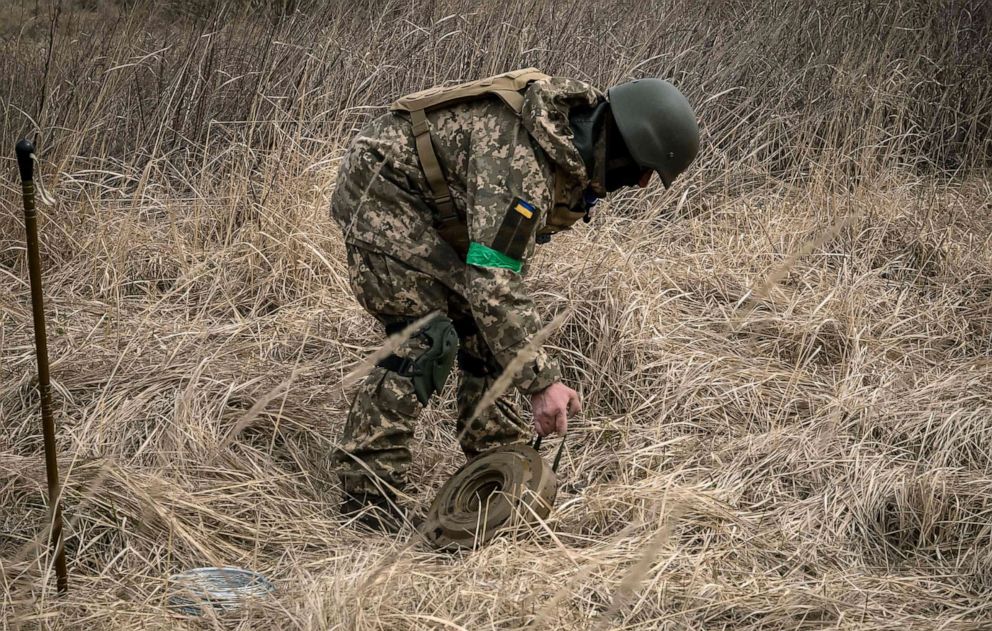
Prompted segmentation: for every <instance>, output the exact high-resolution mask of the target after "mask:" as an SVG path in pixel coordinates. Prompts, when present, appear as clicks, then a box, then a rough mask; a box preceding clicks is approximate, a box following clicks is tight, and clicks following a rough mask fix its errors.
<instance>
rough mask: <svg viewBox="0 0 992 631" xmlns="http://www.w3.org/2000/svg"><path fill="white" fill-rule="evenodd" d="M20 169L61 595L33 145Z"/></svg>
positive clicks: (64, 584)
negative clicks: (35, 204) (35, 203)
mask: <svg viewBox="0 0 992 631" xmlns="http://www.w3.org/2000/svg"><path fill="white" fill-rule="evenodd" d="M15 151H16V153H17V166H18V167H19V169H20V171H21V192H22V194H23V196H24V228H25V229H26V231H27V243H28V272H29V274H30V276H31V307H32V311H33V313H34V344H35V348H36V349H37V353H38V390H39V391H40V392H41V421H42V431H43V433H44V437H45V471H46V473H47V474H48V510H49V517H50V520H51V524H52V539H51V541H52V546H53V548H54V550H55V575H56V577H57V585H58V590H59V593H60V594H64V593H66V592H67V591H68V590H69V574H68V570H67V569H66V564H65V546H63V545H62V544H63V542H62V506H61V504H62V502H61V498H60V496H59V492H60V490H59V462H58V458H57V455H56V451H55V421H54V420H52V388H51V382H50V381H49V375H48V338H47V336H46V335H45V301H44V297H43V295H42V292H41V256H40V254H39V252H38V215H37V212H36V211H35V207H34V163H33V162H32V160H33V158H34V145H32V144H31V142H30V141H28V140H22V141H20V142H19V143H17V147H16V149H15Z"/></svg>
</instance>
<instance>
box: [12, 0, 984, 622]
mask: <svg viewBox="0 0 992 631" xmlns="http://www.w3.org/2000/svg"><path fill="white" fill-rule="evenodd" d="M286 4H287V6H285V7H283V8H282V9H280V8H273V7H271V6H269V4H265V3H252V2H249V1H247V0H245V1H243V2H239V3H230V4H226V5H220V4H219V3H218V4H213V3H209V2H194V1H186V2H179V1H173V2H165V3H148V4H146V3H140V2H139V3H122V4H121V5H118V4H115V3H110V2H77V3H68V2H63V3H54V4H53V3H46V2H42V3H36V2H27V1H24V2H14V3H13V6H12V7H11V8H9V10H7V13H6V14H5V15H4V16H3V18H2V21H0V37H2V40H0V41H2V44H0V46H2V51H3V52H2V55H0V79H2V84H0V103H2V104H3V110H2V111H3V117H2V118H0V129H2V130H3V133H2V134H0V140H2V142H3V143H6V144H5V145H4V146H5V147H9V149H10V152H9V154H8V155H7V158H8V159H7V160H6V163H7V167H6V168H5V169H4V173H6V176H5V177H4V179H3V184H2V196H0V199H2V207H0V278H2V284H0V287H3V288H4V289H3V290H2V291H0V362H2V363H0V499H2V504H0V524H2V525H0V568H2V572H0V581H2V583H0V585H2V590H0V612H2V620H3V628H4V629H7V628H10V629H33V628H55V629H78V628H87V627H88V628H95V629H105V628H106V629H117V628H121V629H124V628H170V629H171V628H183V627H184V626H189V627H192V628H201V627H203V628H215V627H216V628H244V629H248V628H251V629H262V628H287V629H294V628H301V629H328V628H340V629H421V628H438V629H486V628H500V629H520V628H534V629H545V628H550V629H683V628H688V629H798V628H802V629H820V628H843V629H900V630H902V629H907V628H919V629H937V628H940V629H980V628H989V627H990V626H992V606H990V605H989V601H990V595H992V552H990V550H992V455H990V454H992V423H990V413H992V362H990V351H992V242H990V239H992V179H990V177H989V171H988V167H989V156H990V150H992V137H990V129H992V105H990V103H992V98H990V97H992V67H990V61H989V60H990V59H992V51H990V48H989V47H990V42H992V15H990V12H992V9H990V6H989V5H988V4H987V3H982V2H967V1H964V0H962V1H953V2H944V3H940V4H939V5H938V4H937V3H929V2H909V1H907V0H902V1H899V2H891V1H890V2H853V1H852V2H835V3H830V4H829V5H827V4H823V5H819V4H814V3H791V2H771V3H765V4H763V5H762V6H761V7H760V8H759V7H753V6H750V4H749V3H741V2H719V1H716V0H713V1H707V2H696V3H690V2H682V1H680V0H666V1H664V2H656V3H641V2H626V1H624V0H607V1H606V2H603V3H589V4H587V3H583V2H577V1H572V0H547V1H539V2H533V3H516V4H515V3H504V4H492V5H490V4H486V5H482V4H476V3H471V2H467V1H466V0H439V1H437V2H428V1H426V0H418V1H417V2H414V3H403V2H369V1H365V2H350V3H344V2H337V1H334V2H326V3H313V4H310V3H306V2H302V1H301V2H298V3H286ZM126 6H129V8H125V7H126ZM528 65H534V66H538V67H540V68H542V69H543V70H545V71H547V72H551V73H554V74H563V75H570V76H575V77H578V78H583V79H587V80H589V81H591V82H593V83H594V84H596V85H598V86H601V87H606V86H608V85H610V84H611V83H613V82H617V81H621V80H624V79H626V78H628V77H632V76H648V75H655V76H665V77H669V78H671V79H672V80H674V81H675V82H676V83H677V84H678V85H679V86H680V87H681V88H682V89H683V90H684V91H685V92H686V94H687V95H688V96H689V97H690V100H691V101H692V102H693V103H694V104H696V105H697V113H698V114H699V117H700V119H701V122H702V126H703V133H704V149H703V153H702V155H701V156H700V159H699V162H698V164H697V165H695V166H694V167H693V169H692V170H691V172H690V173H688V174H686V176H684V177H683V178H680V179H679V180H678V182H677V183H676V186H675V187H674V188H673V189H672V190H670V191H665V190H664V189H662V188H660V187H658V186H657V185H655V186H653V187H651V188H649V189H648V190H646V191H629V192H625V193H622V194H618V195H616V196H615V197H613V198H611V199H610V200H608V201H606V202H604V204H603V205H602V206H601V210H600V212H599V213H598V215H597V217H596V218H595V220H594V222H593V223H592V224H591V225H589V226H580V227H579V228H578V229H577V230H576V231H575V232H574V233H573V234H570V235H568V236H565V237H563V238H559V239H556V240H555V241H554V242H553V243H552V244H550V245H548V246H545V247H542V248H540V249H539V253H538V255H537V258H536V261H535V265H534V272H533V278H532V279H531V286H532V287H533V292H534V296H535V299H536V301H537V304H538V306H539V308H540V310H541V311H542V313H543V314H544V315H545V316H546V321H548V322H551V321H552V320H553V319H554V318H555V317H556V316H561V315H563V314H564V315H563V320H562V324H561V326H560V328H559V329H558V330H557V331H556V332H555V333H554V334H553V335H552V337H551V339H550V342H549V344H550V346H551V347H552V348H553V349H554V352H555V353H556V354H557V356H558V357H559V358H560V359H561V361H562V362H563V364H564V366H565V368H566V372H567V378H568V379H569V383H571V384H573V385H576V387H577V388H579V389H580V390H581V391H582V393H583V396H584V401H585V411H584V413H583V414H582V415H581V417H580V418H577V419H573V421H572V423H571V428H572V431H571V433H570V436H569V439H568V440H569V448H568V450H567V452H566V455H565V457H564V460H563V469H562V488H561V491H560V494H559V499H558V503H557V507H556V509H555V510H554V512H553V513H552V515H551V517H550V519H549V520H548V522H547V523H546V524H544V525H542V526H541V527H540V528H538V529H537V530H536V531H535V532H531V533H520V535H519V536H515V537H506V538H503V539H499V540H497V541H496V542H494V543H493V544H492V545H490V546H488V547H486V548H484V549H480V550H478V551H475V552H471V553H463V554H455V555H451V554H440V553H436V552H433V551H431V550H429V549H427V548H426V547H424V546H423V545H419V544H418V543H417V542H416V541H415V540H413V539H411V537H410V536H409V535H408V534H407V535H403V536H401V537H399V538H387V537H380V536H369V535H366V534H362V533H360V532H358V531H356V530H354V529H351V528H348V527H346V526H345V524H344V523H343V522H342V520H341V519H340V518H339V516H338V515H337V503H338V495H337V493H338V491H337V481H336V477H335V475H334V471H333V469H332V467H331V462H330V457H329V456H330V454H331V451H332V450H333V448H334V445H335V441H336V439H337V435H338V432H339V430H340V428H341V425H342V423H343V421H344V416H345V414H346V410H347V405H348V396H349V394H350V392H351V388H352V387H353V386H350V385H348V384H349V383H350V382H346V381H345V378H346V377H347V376H348V375H349V374H350V373H352V372H353V371H354V370H355V369H356V368H357V367H359V366H361V362H362V360H363V359H364V358H366V357H367V356H368V355H369V354H370V353H372V352H374V351H375V350H376V349H377V348H378V347H379V345H380V344H381V342H382V332H381V330H379V329H377V327H376V325H375V323H374V322H373V321H372V319H371V318H370V317H368V316H367V315H366V314H365V313H364V312H363V311H362V310H361V309H360V308H359V307H358V305H357V304H356V303H355V301H354V299H353V298H352V296H351V293H350V290H349V288H348V280H347V272H346V269H345V266H344V256H343V247H342V243H341V237H340V234H339V233H338V231H337V228H336V227H335V225H334V224H333V222H332V221H331V220H330V217H329V215H328V201H329V198H330V195H331V193H332V192H333V190H334V178H335V172H336V168H337V164H338V160H339V158H340V155H341V153H342V151H343V149H344V147H345V144H346V143H347V141H348V139H349V138H350V137H351V136H352V134H353V133H354V132H355V131H356V130H357V129H358V128H359V127H360V126H361V125H362V124H364V122H366V121H367V120H369V118H370V117H372V116H375V115H378V114H379V113H381V112H382V111H383V109H384V107H383V106H384V105H385V104H387V103H388V102H389V100H390V99H392V98H394V97H396V96H399V95H401V94H403V93H405V92H408V91H412V90H414V89H418V88H422V87H426V86H429V85H432V84H435V83H438V82H442V81H449V80H450V81H456V80H462V79H470V78H476V77H479V76H484V75H487V74H492V73H494V72H499V71H502V70H506V69H510V68H514V67H522V66H528ZM24 134H30V135H32V136H33V137H34V138H36V141H37V144H38V146H39V150H40V156H39V157H40V159H41V163H40V167H39V168H40V171H41V174H42V177H43V178H44V180H45V183H46V184H47V185H48V187H49V189H51V191H52V193H53V194H54V195H55V197H56V198H57V204H56V205H55V206H52V207H43V208H42V216H43V219H42V234H43V249H42V253H43V257H44V261H45V284H46V287H45V288H46V297H47V300H48V321H49V324H48V327H49V335H50V340H49V345H50V353H51V357H52V360H53V367H52V375H53V382H54V400H55V403H56V419H57V422H58V424H59V452H60V464H61V470H62V475H63V479H64V480H65V504H64V511H65V516H66V520H67V524H66V534H67V546H68V550H69V559H70V578H71V591H70V593H69V595H68V596H67V597H64V598H59V597H57V596H56V595H55V594H54V577H53V575H52V571H51V569H50V567H49V563H50V558H49V557H48V555H47V553H46V551H45V548H46V546H45V544H44V536H45V506H46V505H45V495H44V492H45V482H44V463H43V458H42V449H41V432H40V415H39V411H38V398H37V394H36V390H35V388H34V385H33V384H34V381H35V372H34V371H35V363H34V354H33V345H32V344H33V342H32V337H31V336H32V329H31V317H30V298H29V293H28V287H27V284H26V282H27V281H26V279H27V271H26V265H25V260H24V259H25V256H24V246H23V228H22V224H21V209H20V198H19V189H18V186H17V182H16V176H15V174H14V169H13V160H12V157H13V152H12V148H13V144H14V141H15V140H16V139H17V138H18V137H19V136H21V135H24ZM8 288H9V289H8ZM453 418H454V406H453V402H452V400H451V397H450V396H449V397H448V398H446V399H445V400H444V401H441V402H437V403H435V404H434V405H433V406H432V407H431V409H429V410H428V411H427V413H426V414H425V415H424V418H423V422H422V424H421V431H422V434H421V436H420V438H421V440H419V441H418V450H417V453H416V460H415V476H414V485H413V488H411V489H410V490H409V495H410V498H409V501H410V502H411V503H412V504H413V505H415V506H419V507H424V506H426V504H427V503H428V502H429V500H430V498H431V496H432V494H433V493H434V491H436V489H437V488H438V487H439V486H440V484H441V483H442V482H443V481H444V480H445V478H446V476H448V475H449V474H450V473H452V472H453V471H454V469H455V468H456V467H457V466H458V465H459V464H460V458H461V456H460V454H459V453H458V450H457V447H456V445H455V441H454V428H453V426H454V422H453ZM203 565H236V566H243V567H249V568H252V569H254V570H258V571H260V572H263V573H264V574H265V575H266V576H268V577H269V578H270V579H271V580H272V581H273V582H274V583H275V584H276V586H277V592H276V594H275V596H274V597H273V598H272V599H271V600H269V601H266V602H265V603H262V604H260V605H259V606H258V607H256V608H253V609H250V610H248V611H245V612H243V613H242V614H239V615H233V616H227V617H222V618H215V619H210V618H207V619H200V620H198V621H191V620H184V619H182V618H179V617H177V616H176V615H175V614H174V613H172V612H170V610H169V609H168V608H167V606H166V605H167V602H166V579H167V577H168V576H169V575H170V574H173V573H175V572H179V571H183V570H186V569H189V568H191V567H196V566H203Z"/></svg>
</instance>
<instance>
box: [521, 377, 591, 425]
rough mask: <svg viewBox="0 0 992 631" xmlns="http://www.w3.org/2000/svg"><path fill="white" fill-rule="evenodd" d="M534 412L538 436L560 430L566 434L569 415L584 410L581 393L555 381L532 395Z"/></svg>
mask: <svg viewBox="0 0 992 631" xmlns="http://www.w3.org/2000/svg"><path fill="white" fill-rule="evenodd" d="M530 407H531V411H532V412H533V413H534V431H536V432H537V435H538V436H542V437H543V436H547V435H548V434H550V433H552V432H558V434H559V435H561V436H564V435H565V430H566V429H568V416H569V415H575V414H578V413H579V412H580V411H581V410H582V402H581V401H580V400H579V393H578V392H576V391H575V390H572V389H571V388H569V387H568V386H566V385H565V384H563V383H553V384H551V385H550V386H548V387H547V388H545V389H544V390H541V391H540V392H536V393H534V394H532V395H530Z"/></svg>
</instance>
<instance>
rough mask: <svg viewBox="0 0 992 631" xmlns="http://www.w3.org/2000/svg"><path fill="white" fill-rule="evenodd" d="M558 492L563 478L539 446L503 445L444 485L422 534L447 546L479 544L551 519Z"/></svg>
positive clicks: (474, 462)
mask: <svg viewBox="0 0 992 631" xmlns="http://www.w3.org/2000/svg"><path fill="white" fill-rule="evenodd" d="M563 444H564V441H563ZM556 460H557V458H556ZM555 468H556V467H555ZM557 494H558V477H557V475H556V474H555V471H554V468H553V467H551V466H549V465H548V463H546V462H545V461H544V458H542V457H541V455H540V454H539V453H538V452H537V449H535V448H534V447H532V446H530V445H526V444H523V443H518V444H512V445H506V446H503V447H497V448H496V449H492V450H490V451H487V452H485V453H482V454H479V455H478V456H476V457H475V458H473V459H472V460H470V461H468V462H467V463H465V464H464V465H462V467H461V468H460V469H458V471H456V472H455V474H454V475H453V476H452V477H451V479H450V480H448V481H447V482H446V483H445V484H444V486H442V487H441V490H440V491H439V492H438V494H437V496H436V497H435V498H434V502H433V503H432V504H431V507H430V509H429V510H428V512H427V517H426V519H425V520H424V523H423V525H422V526H421V533H422V534H423V535H424V537H425V538H426V539H427V541H428V542H430V543H431V545H433V546H435V547H437V548H439V549H442V550H454V549H459V548H477V547H479V546H482V545H485V544H486V543H488V542H489V541H490V540H491V539H492V538H493V537H495V536H497V535H498V534H500V533H503V532H507V531H509V530H514V529H518V528H527V527H530V526H533V525H535V524H537V523H538V522H539V521H541V520H544V519H546V518H547V517H548V515H549V514H550V513H551V507H552V506H554V503H555V497H556V496H557Z"/></svg>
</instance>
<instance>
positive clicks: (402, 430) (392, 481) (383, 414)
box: [335, 244, 448, 496]
mask: <svg viewBox="0 0 992 631" xmlns="http://www.w3.org/2000/svg"><path fill="white" fill-rule="evenodd" d="M347 253H348V272H349V276H350V280H351V287H352V290H353V291H354V292H355V297H356V298H357V299H358V302H359V303H360V304H361V305H362V307H364V308H365V310H366V311H368V312H369V313H370V314H372V315H373V316H375V317H376V318H377V319H379V320H380V321H381V322H382V323H383V324H386V325H391V324H397V323H400V324H402V323H403V322H409V321H413V320H416V319H418V318H419V317H421V316H424V315H426V314H428V313H431V312H439V313H443V312H444V311H445V309H446V308H447V294H448V292H447V290H446V289H445V288H444V287H443V286H442V285H441V284H440V283H438V282H437V281H436V280H434V279H433V278H431V277H429V276H427V275H425V274H423V273H420V272H418V271H416V270H414V269H412V268H410V267H408V266H406V265H404V264H403V263H402V262H401V261H398V260H396V259H393V258H391V257H389V256H386V255H383V254H379V253H376V252H370V251H368V250H365V249H362V248H359V247H356V246H352V245H350V244H349V245H348V248H347ZM400 328H402V326H400ZM430 347H431V344H430V343H429V341H428V339H427V338H425V337H424V336H422V335H415V336H413V337H411V338H410V339H409V340H407V341H406V342H405V343H404V344H403V345H402V346H401V347H400V348H398V349H397V350H396V351H395V355H396V356H397V357H398V358H400V359H410V360H413V359H415V358H417V357H419V356H421V355H423V354H424V353H425V352H426V351H427V350H428V349H429V348H430ZM404 372H405V371H404V370H402V369H401V370H394V369H388V368H387V367H376V368H374V369H373V370H372V371H371V372H370V373H369V375H368V376H367V377H366V378H365V380H364V381H363V382H362V385H361V386H360V387H359V388H358V391H357V392H356V393H355V395H354V399H353V401H352V405H351V408H350V410H349V412H348V418H347V420H346V421H345V426H344V429H343V431H342V434H341V438H340V442H339V449H338V451H337V453H336V455H335V459H336V461H337V465H338V470H339V476H340V479H341V485H342V488H343V490H344V491H345V493H346V494H353V495H356V496H358V495H361V494H363V493H364V494H368V495H384V494H385V495H388V494H389V491H388V489H389V487H390V486H391V487H394V488H396V489H402V488H403V486H404V485H405V483H406V481H407V480H406V478H407V475H408V473H409V470H410V462H411V454H410V442H411V440H412V438H413V432H414V427H415V423H416V422H417V418H418V417H419V416H420V413H421V411H422V410H423V404H422V403H421V401H420V400H419V399H418V397H417V394H416V388H415V385H414V381H413V379H412V378H411V377H410V376H409V375H404V374H402V373H404Z"/></svg>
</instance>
